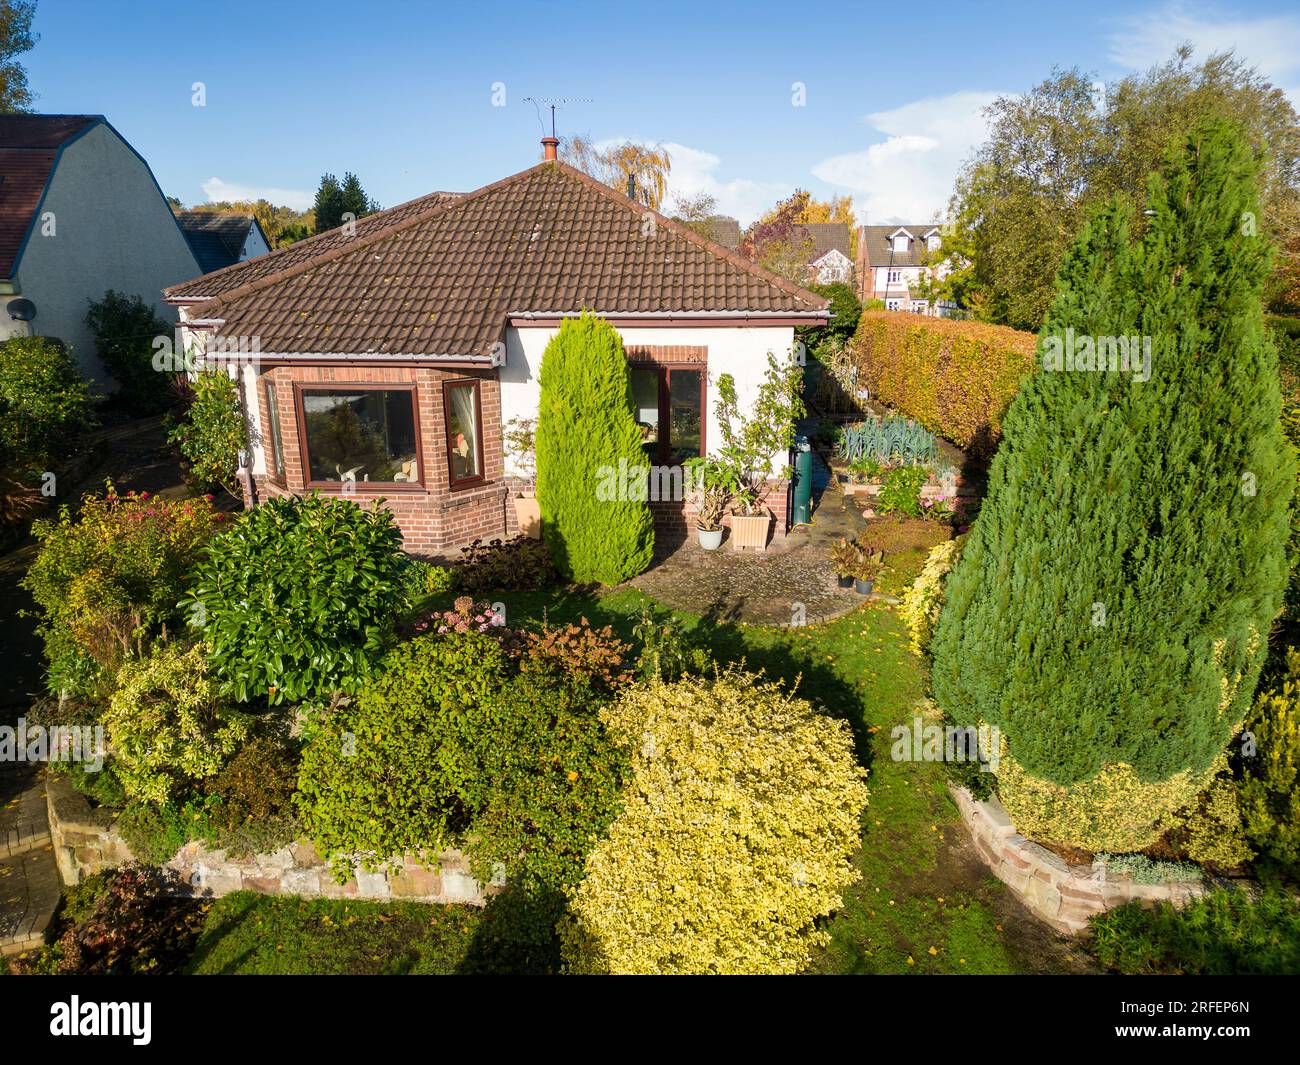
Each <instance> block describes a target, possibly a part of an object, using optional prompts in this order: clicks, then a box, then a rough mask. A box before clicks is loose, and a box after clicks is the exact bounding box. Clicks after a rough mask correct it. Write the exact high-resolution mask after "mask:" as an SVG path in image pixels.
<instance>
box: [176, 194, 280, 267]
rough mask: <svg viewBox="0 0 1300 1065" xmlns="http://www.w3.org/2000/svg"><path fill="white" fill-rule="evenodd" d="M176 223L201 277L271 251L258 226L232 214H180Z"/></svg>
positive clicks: (248, 216)
mask: <svg viewBox="0 0 1300 1065" xmlns="http://www.w3.org/2000/svg"><path fill="white" fill-rule="evenodd" d="M176 223H177V225H179V226H180V227H181V232H182V233H184V234H185V239H186V240H187V241H189V245H190V250H191V251H192V252H194V258H195V259H197V260H198V264H199V269H200V270H201V271H203V273H205V274H210V273H212V272H213V271H214V270H224V269H225V268H226V267H227V266H233V265H234V264H235V263H242V262H245V261H247V260H249V259H256V258H257V257H258V256H259V255H266V254H268V253H269V252H270V250H271V242H270V241H269V240H267V238H266V233H265V232H264V231H263V230H262V226H261V224H260V223H259V222H258V221H257V219H256V218H255V217H254V216H253V215H251V214H240V213H238V212H235V211H203V210H198V211H181V212H180V213H179V214H178V215H177V216H176Z"/></svg>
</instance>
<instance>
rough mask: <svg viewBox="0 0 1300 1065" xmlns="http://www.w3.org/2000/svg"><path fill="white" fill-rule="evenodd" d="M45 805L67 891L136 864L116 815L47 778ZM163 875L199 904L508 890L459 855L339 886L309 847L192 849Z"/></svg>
mask: <svg viewBox="0 0 1300 1065" xmlns="http://www.w3.org/2000/svg"><path fill="white" fill-rule="evenodd" d="M45 797H46V804H47V806H48V809H49V815H50V837H51V840H52V842H53V844H54V856H55V860H56V861H57V863H58V867H59V876H60V877H61V878H62V880H63V882H64V883H65V884H69V885H71V884H76V883H80V881H81V880H82V879H83V878H85V877H86V876H89V875H91V874H92V873H98V872H102V871H103V870H105V869H111V868H114V867H115V866H118V865H122V864H125V863H127V862H131V861H134V860H135V858H134V856H133V855H132V853H131V848H130V847H129V846H128V845H127V843H126V841H125V840H124V839H123V838H122V835H121V833H120V832H118V830H117V817H118V814H117V812H116V811H111V810H109V809H107V808H104V807H100V808H98V809H95V808H92V807H91V805H90V803H89V802H88V801H87V799H86V797H85V796H84V795H82V794H81V793H80V792H79V791H77V790H76V789H75V788H74V787H73V786H72V784H71V782H70V781H69V780H68V779H67V778H66V777H58V776H49V777H47V778H46V782H45ZM162 868H163V870H164V871H165V872H171V873H174V874H175V875H176V878H177V880H178V882H179V883H178V888H179V891H180V893H181V894H185V895H190V896H194V897H202V898H214V897H219V896H221V895H228V894H230V893H231V892H234V891H254V892H257V893H258V894H261V895H296V896H298V897H299V898H326V899H370V900H376V901H388V900H400V901H404V902H423V903H429V904H433V905H469V906H482V905H484V904H485V903H486V902H487V900H488V898H489V897H490V896H491V895H493V894H496V892H498V891H499V890H500V888H501V886H502V883H503V881H499V880H497V879H496V878H494V879H493V881H492V883H489V884H482V883H480V882H479V881H478V880H477V879H475V878H474V876H473V875H472V874H471V873H470V869H469V863H468V861H467V860H466V858H465V856H464V855H463V854H461V852H460V851H457V850H447V851H443V852H442V853H440V854H439V855H438V863H437V865H426V864H423V863H421V862H418V861H416V860H415V858H414V856H412V855H406V856H404V857H401V858H398V859H395V860H394V861H393V862H392V863H391V864H386V865H385V867H381V868H380V869H379V870H378V871H377V872H373V873H368V872H366V871H365V870H363V869H361V868H359V867H358V868H356V869H355V870H354V873H353V876H352V877H350V878H349V879H348V880H347V881H346V882H345V883H343V884H340V883H339V882H338V881H337V880H335V878H334V876H333V874H332V873H331V872H330V869H329V866H328V865H327V864H326V863H325V862H324V861H323V860H322V859H321V857H320V855H319V854H317V853H316V848H315V847H313V846H312V845H311V843H309V842H307V841H305V840H299V841H296V842H294V843H291V844H289V846H287V847H281V848H279V849H278V850H276V851H274V852H272V853H270V854H255V855H252V856H251V857H250V858H248V859H246V860H244V861H236V860H234V859H232V858H230V857H228V856H227V855H226V853H225V852H224V851H219V850H217V851H214V850H209V849H208V848H206V847H205V846H204V845H203V844H202V843H198V842H193V841H191V842H190V843H187V844H185V846H184V847H182V848H181V849H180V850H179V851H178V852H177V853H176V854H175V856H173V857H172V858H171V860H170V861H167V862H165V863H163V866H162Z"/></svg>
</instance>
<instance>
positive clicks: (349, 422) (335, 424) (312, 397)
mask: <svg viewBox="0 0 1300 1065" xmlns="http://www.w3.org/2000/svg"><path fill="white" fill-rule="evenodd" d="M298 395H299V424H300V425H301V426H302V427H303V444H304V448H303V450H304V465H305V466H306V467H307V471H308V472H307V480H308V483H309V484H349V483H370V484H415V483H421V471H420V462H419V458H418V450H419V448H418V440H419V437H418V435H417V432H416V408H415V389H414V388H401V387H392V386H388V385H385V386H382V387H371V386H369V385H344V386H340V387H331V388H315V387H312V388H301V389H300V390H299V393H298Z"/></svg>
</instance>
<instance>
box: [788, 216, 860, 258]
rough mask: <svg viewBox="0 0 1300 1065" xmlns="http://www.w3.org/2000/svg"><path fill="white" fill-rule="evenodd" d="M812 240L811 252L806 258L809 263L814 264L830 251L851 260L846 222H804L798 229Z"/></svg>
mask: <svg viewBox="0 0 1300 1065" xmlns="http://www.w3.org/2000/svg"><path fill="white" fill-rule="evenodd" d="M799 228H800V229H801V230H802V231H803V232H804V233H806V234H807V235H808V238H809V239H811V240H812V243H813V251H812V254H811V255H809V256H808V261H809V262H810V263H815V262H816V261H817V260H818V259H820V258H821V257H822V256H823V255H825V254H826V253H827V252H828V251H831V250H832V249H833V250H835V251H838V252H840V253H842V254H843V256H844V258H846V259H852V258H853V256H852V254H851V253H850V251H849V248H850V247H851V245H850V243H849V227H848V223H846V222H806V223H804V224H803V225H801V226H800V227H799Z"/></svg>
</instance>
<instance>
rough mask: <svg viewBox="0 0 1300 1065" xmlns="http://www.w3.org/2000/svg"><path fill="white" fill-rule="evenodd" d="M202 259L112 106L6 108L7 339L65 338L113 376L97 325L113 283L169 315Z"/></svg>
mask: <svg viewBox="0 0 1300 1065" xmlns="http://www.w3.org/2000/svg"><path fill="white" fill-rule="evenodd" d="M200 269H202V267H200V266H199V265H198V263H197V261H196V259H195V258H194V253H193V252H192V251H190V246H189V244H188V243H186V240H185V237H184V235H183V234H182V233H181V231H180V227H179V226H178V225H177V224H176V219H175V217H174V216H173V215H172V211H171V208H170V207H169V206H168V205H167V200H166V198H165V197H164V196H163V194H162V190H161V189H160V188H159V187H158V183H157V181H155V180H154V176H153V172H152V171H151V170H150V169H149V164H148V163H146V162H145V161H144V159H142V158H141V157H140V155H139V153H138V152H136V150H135V149H134V148H132V147H131V145H130V144H128V143H127V142H126V141H125V140H124V139H123V138H122V135H121V134H120V133H118V131H117V130H115V129H114V128H113V127H112V126H111V125H110V124H109V122H108V120H107V119H105V118H104V117H103V116H102V115H0V300H3V303H4V308H5V310H6V312H7V313H4V314H0V339H5V338H8V337H11V336H29V335H33V334H35V335H41V336H50V337H57V338H59V339H60V340H62V341H63V342H64V343H65V344H67V345H68V346H69V347H70V348H71V350H72V353H73V355H74V356H75V358H76V360H77V364H78V365H79V366H80V368H81V371H82V373H83V374H85V375H86V376H87V377H91V378H94V379H96V380H97V381H98V382H99V383H100V384H101V385H105V386H107V385H110V384H111V379H110V378H109V377H108V376H107V374H106V373H105V372H104V368H103V365H102V364H101V363H100V360H99V355H98V352H97V351H96V349H95V338H94V337H93V336H92V335H91V332H90V329H89V327H88V326H87V325H86V310H87V307H88V303H89V301H90V300H92V299H96V300H97V299H101V298H102V297H103V295H104V293H105V292H106V291H107V290H109V289H115V290H116V291H118V292H121V293H125V294H126V295H128V296H139V297H140V298H141V299H142V300H144V301H145V303H147V304H151V305H153V307H154V310H156V311H157V312H158V313H159V314H160V315H161V316H163V317H164V318H166V319H168V320H170V321H175V320H176V311H175V309H174V308H172V307H169V306H168V304H167V303H166V302H165V301H164V300H163V299H162V298H161V296H160V293H161V291H162V289H163V288H164V287H166V286H167V285H171V284H175V283H176V282H177V281H180V280H182V279H184V278H186V277H192V276H193V275H194V273H195V272H196V271H197V270H200Z"/></svg>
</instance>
